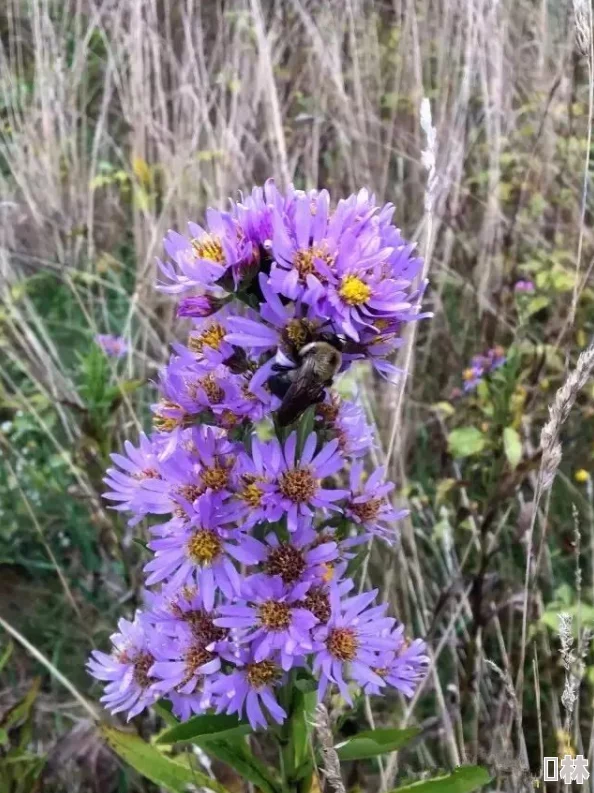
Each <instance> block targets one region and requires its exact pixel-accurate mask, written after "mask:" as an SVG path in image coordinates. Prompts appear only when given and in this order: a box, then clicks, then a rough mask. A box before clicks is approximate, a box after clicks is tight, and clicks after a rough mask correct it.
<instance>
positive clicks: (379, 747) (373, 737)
mask: <svg viewBox="0 0 594 793" xmlns="http://www.w3.org/2000/svg"><path fill="white" fill-rule="evenodd" d="M418 734H419V730H418V729H417V728H416V727H408V728H407V729H405V730H391V729H386V730H383V729H380V730H367V731H366V732H360V733H359V734H358V735H355V736H354V737H353V738H349V740H348V741H344V742H343V743H339V744H337V745H336V747H335V749H336V751H337V753H338V757H339V759H340V760H365V759H366V758H368V757H377V755H379V754H386V752H394V751H396V749H400V748H401V747H402V746H404V745H405V744H407V743H408V742H409V741H410V740H412V739H413V738H414V737H415V735H418Z"/></svg>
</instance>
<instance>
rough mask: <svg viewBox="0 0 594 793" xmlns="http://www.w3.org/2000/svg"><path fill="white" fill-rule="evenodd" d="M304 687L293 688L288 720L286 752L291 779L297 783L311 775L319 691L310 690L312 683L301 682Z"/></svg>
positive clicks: (307, 681)
mask: <svg viewBox="0 0 594 793" xmlns="http://www.w3.org/2000/svg"><path fill="white" fill-rule="evenodd" d="M301 682H302V683H303V684H304V685H303V686H302V687H300V688H298V687H297V686H295V687H294V688H293V697H292V702H291V713H290V716H289V720H288V725H287V732H286V734H287V735H288V745H287V748H286V751H285V754H286V757H287V765H288V766H289V774H288V775H289V779H290V780H291V781H292V782H297V781H298V780H299V779H303V777H305V776H307V775H308V774H310V773H311V771H312V770H313V769H312V765H311V751H310V735H311V732H312V729H313V720H314V710H315V707H316V703H317V701H318V694H317V691H316V690H315V689H314V690H313V691H312V690H309V689H310V685H309V684H311V682H312V681H309V680H304V681H301Z"/></svg>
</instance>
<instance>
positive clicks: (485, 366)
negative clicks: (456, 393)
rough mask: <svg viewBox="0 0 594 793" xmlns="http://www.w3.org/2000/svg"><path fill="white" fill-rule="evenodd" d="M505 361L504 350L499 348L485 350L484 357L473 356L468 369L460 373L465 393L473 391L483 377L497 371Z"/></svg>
mask: <svg viewBox="0 0 594 793" xmlns="http://www.w3.org/2000/svg"><path fill="white" fill-rule="evenodd" d="M506 360H507V358H506V356H505V350H504V349H503V347H499V346H497V347H493V348H492V349H490V350H487V352H486V353H485V355H475V356H474V357H473V358H472V360H471V362H470V366H469V367H468V369H465V370H464V372H463V373H462V379H463V380H464V391H465V392H467V393H468V392H469V391H474V390H475V389H476V387H477V385H478V384H479V383H480V381H481V380H482V379H483V377H485V375H488V374H490V373H491V372H494V371H495V370H496V369H499V367H501V366H503V364H504V363H505V362H506Z"/></svg>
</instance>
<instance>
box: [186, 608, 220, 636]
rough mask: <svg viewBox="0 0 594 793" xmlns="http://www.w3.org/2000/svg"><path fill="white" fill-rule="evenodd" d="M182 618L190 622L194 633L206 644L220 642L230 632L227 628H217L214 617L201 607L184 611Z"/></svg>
mask: <svg viewBox="0 0 594 793" xmlns="http://www.w3.org/2000/svg"><path fill="white" fill-rule="evenodd" d="M181 619H183V620H184V622H187V623H188V625H189V626H190V629H191V631H192V633H193V635H194V636H195V637H196V638H197V639H198V640H199V641H201V642H203V643H204V644H211V642H219V641H221V639H224V638H225V636H226V635H227V633H228V631H227V628H217V626H216V625H215V624H214V622H213V620H212V617H211V616H210V615H209V614H208V613H207V612H206V611H202V610H201V609H193V610H192V611H186V612H183V613H182V614H181Z"/></svg>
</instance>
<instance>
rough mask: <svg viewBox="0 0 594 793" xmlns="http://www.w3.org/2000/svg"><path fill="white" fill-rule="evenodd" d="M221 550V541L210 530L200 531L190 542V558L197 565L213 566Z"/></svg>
mask: <svg viewBox="0 0 594 793" xmlns="http://www.w3.org/2000/svg"><path fill="white" fill-rule="evenodd" d="M221 550H222V543H221V540H220V539H219V537H218V536H217V535H216V534H215V533H214V531H210V530H209V529H200V531H197V532H196V534H194V535H193V536H192V537H191V538H190V540H189V542H188V556H189V557H190V559H191V560H192V561H193V562H196V563H197V564H211V563H212V562H213V561H214V560H215V559H216V558H217V556H218V555H219V554H220V553H221Z"/></svg>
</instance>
